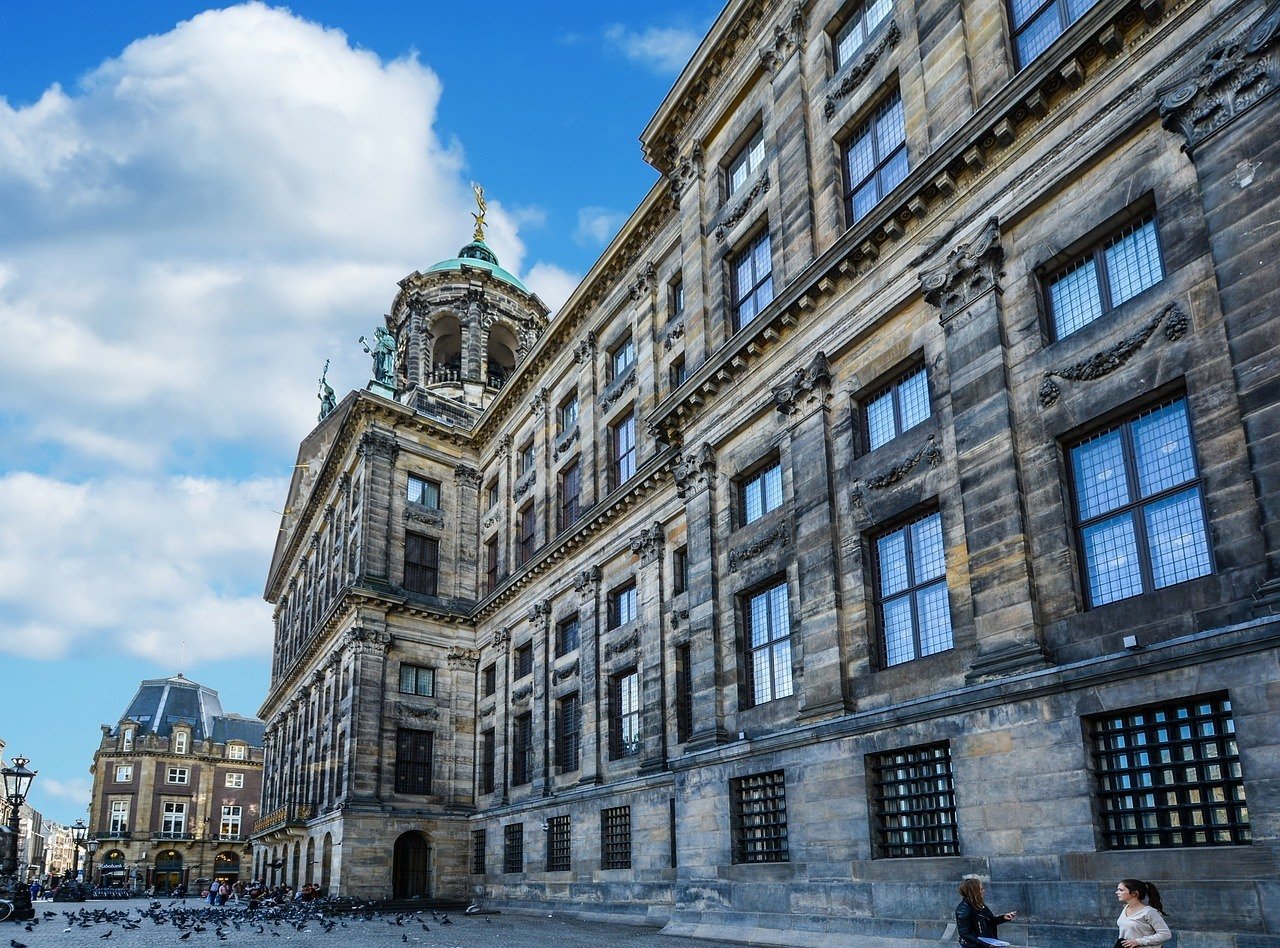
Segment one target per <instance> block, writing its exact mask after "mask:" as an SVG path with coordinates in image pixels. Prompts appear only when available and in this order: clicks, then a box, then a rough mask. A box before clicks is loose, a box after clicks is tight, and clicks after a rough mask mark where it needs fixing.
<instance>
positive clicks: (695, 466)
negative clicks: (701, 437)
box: [674, 443, 716, 497]
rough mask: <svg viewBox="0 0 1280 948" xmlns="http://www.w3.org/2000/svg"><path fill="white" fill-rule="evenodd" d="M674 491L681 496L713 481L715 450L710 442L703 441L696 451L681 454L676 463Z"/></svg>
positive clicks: (692, 492) (714, 475) (685, 495)
mask: <svg viewBox="0 0 1280 948" xmlns="http://www.w3.org/2000/svg"><path fill="white" fill-rule="evenodd" d="M674 476H675V481H676V493H677V494H679V495H680V496H681V497H688V496H690V495H691V494H696V493H697V492H698V491H700V490H702V489H703V488H704V487H709V486H710V485H711V484H713V483H714V482H715V477H716V452H715V450H714V449H713V448H712V447H711V445H710V444H706V443H704V444H703V445H702V447H700V448H698V449H697V450H696V451H694V452H692V453H689V454H686V455H683V456H682V457H681V458H680V461H679V462H678V463H677V464H676V468H675V472H674Z"/></svg>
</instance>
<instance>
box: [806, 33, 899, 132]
mask: <svg viewBox="0 0 1280 948" xmlns="http://www.w3.org/2000/svg"><path fill="white" fill-rule="evenodd" d="M900 39H902V31H901V30H900V29H898V23H897V21H896V20H895V21H890V23H889V25H888V26H887V27H885V31H884V35H883V36H881V37H880V41H879V42H878V43H876V45H875V46H873V47H871V49H869V50H867V52H866V53H865V54H863V57H862V58H861V59H860V60H858V62H857V64H856V65H854V66H853V67H852V68H851V69H850V70H849V72H848V73H847V74H846V75H845V77H844V78H843V79H841V80H840V84H839V85H838V86H836V87H835V88H834V89H832V90H831V94H830V95H828V96H827V104H826V105H825V106H823V111H824V112H825V113H826V115H827V120H828V121H830V120H831V119H832V118H834V117H835V114H836V109H837V108H838V107H839V104H840V100H841V99H843V98H845V97H847V96H848V95H849V93H851V92H853V90H854V89H856V88H858V86H860V85H862V81H863V80H864V79H866V78H867V76H868V75H869V74H870V72H871V70H872V69H874V68H875V66H876V63H878V62H879V61H880V57H881V56H883V55H884V54H885V53H886V52H888V51H889V50H891V49H893V48H894V47H895V46H897V45H898V41H899V40H900Z"/></svg>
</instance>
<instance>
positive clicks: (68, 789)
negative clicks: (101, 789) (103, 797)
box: [39, 774, 93, 806]
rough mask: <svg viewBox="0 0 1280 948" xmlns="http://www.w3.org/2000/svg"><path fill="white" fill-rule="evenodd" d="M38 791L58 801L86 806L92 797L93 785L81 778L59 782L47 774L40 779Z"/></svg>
mask: <svg viewBox="0 0 1280 948" xmlns="http://www.w3.org/2000/svg"><path fill="white" fill-rule="evenodd" d="M39 786H40V789H41V791H43V792H44V793H46V794H48V795H49V796H51V797H56V798H58V799H59V800H70V801H71V802H72V803H82V804H84V805H86V806H87V805H88V804H89V801H90V799H91V797H92V796H93V784H91V783H90V782H89V781H88V780H85V779H84V778H83V777H72V778H71V779H70V780H59V779H57V778H56V777H50V776H48V775H47V774H46V775H44V776H42V777H41V778H40V784H39Z"/></svg>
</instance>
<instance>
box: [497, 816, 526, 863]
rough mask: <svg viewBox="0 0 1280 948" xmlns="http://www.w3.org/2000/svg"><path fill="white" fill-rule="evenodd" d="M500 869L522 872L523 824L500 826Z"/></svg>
mask: <svg viewBox="0 0 1280 948" xmlns="http://www.w3.org/2000/svg"><path fill="white" fill-rule="evenodd" d="M502 871H503V872H524V824H523V823H509V824H507V825H506V826H504V827H502Z"/></svg>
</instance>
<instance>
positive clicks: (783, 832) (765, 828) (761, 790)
mask: <svg viewBox="0 0 1280 948" xmlns="http://www.w3.org/2000/svg"><path fill="white" fill-rule="evenodd" d="M729 816H730V822H731V823H732V827H733V861H734V862H735V863H738V862H786V861H787V858H788V857H787V786H786V779H785V777H784V776H783V772H782V771H781V770H774V771H771V772H769V773H767V774H752V775H751V776H750V777H738V778H736V779H734V780H730V781H729Z"/></svg>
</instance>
